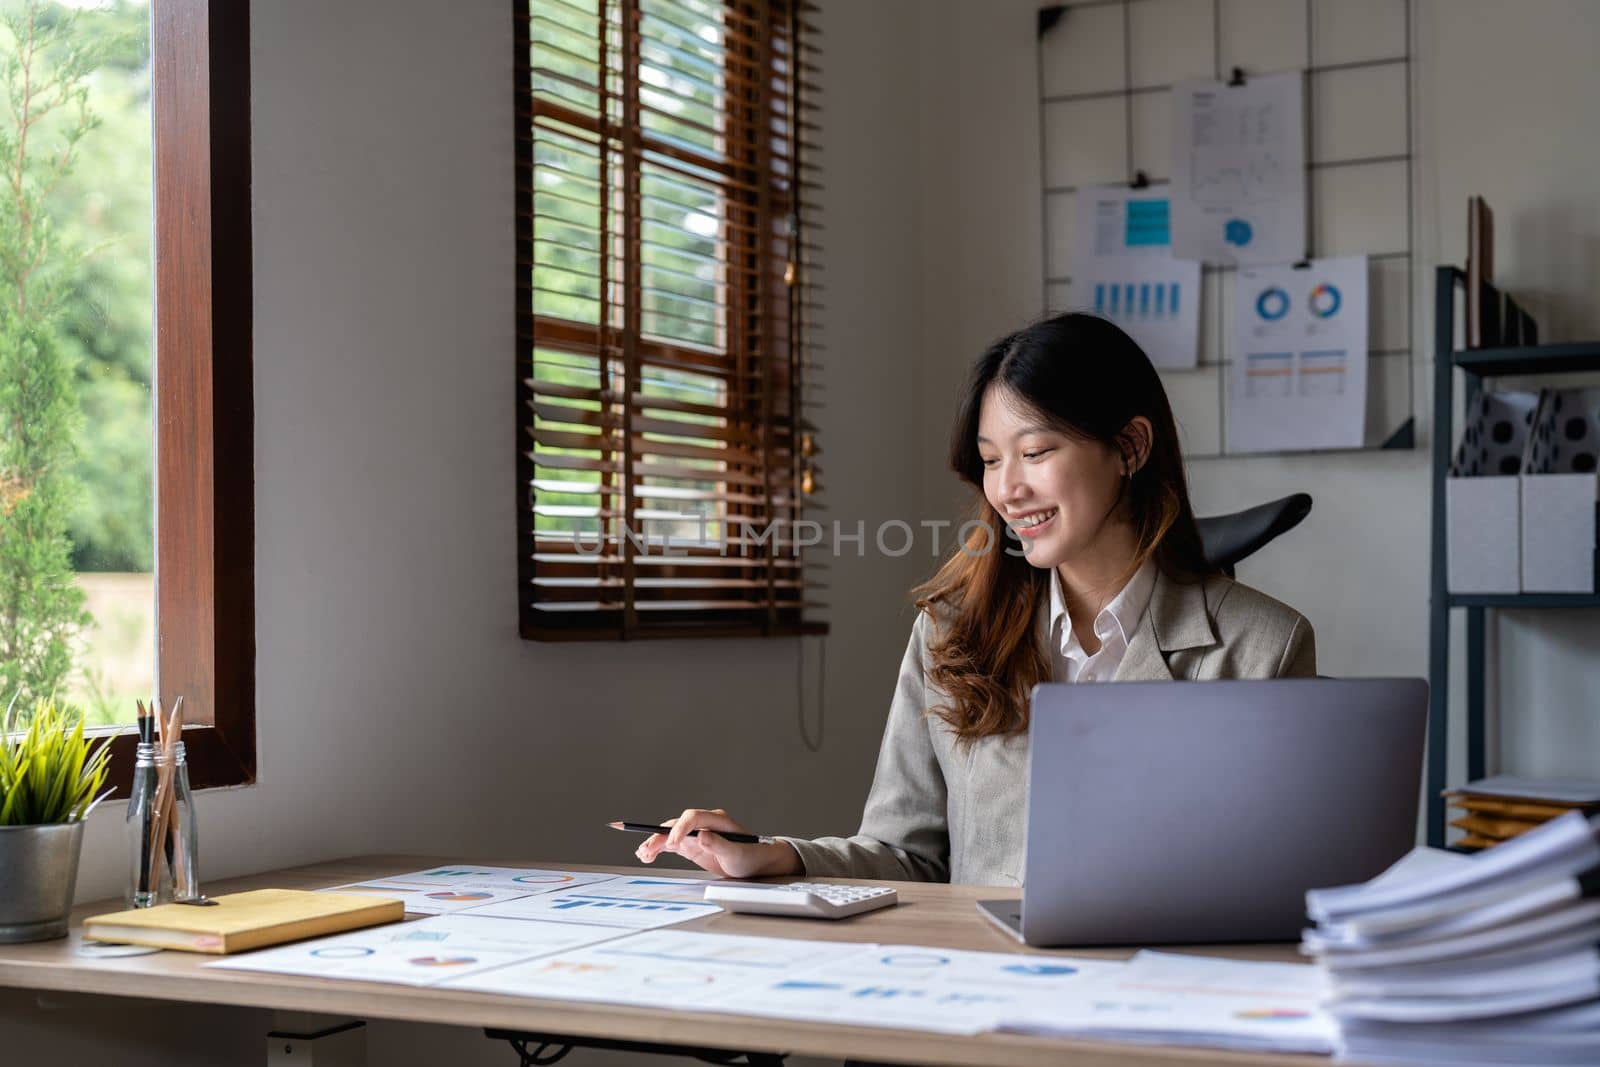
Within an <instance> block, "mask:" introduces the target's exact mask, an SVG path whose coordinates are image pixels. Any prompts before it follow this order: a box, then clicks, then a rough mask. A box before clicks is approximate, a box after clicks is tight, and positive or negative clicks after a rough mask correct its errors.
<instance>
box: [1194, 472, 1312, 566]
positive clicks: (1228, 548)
mask: <svg viewBox="0 0 1600 1067" xmlns="http://www.w3.org/2000/svg"><path fill="white" fill-rule="evenodd" d="M1309 514H1311V494H1310V493H1295V494H1294V495H1293V496H1286V497H1284V498H1282V499H1281V500H1274V501H1272V502H1270V503H1267V504H1258V505H1256V506H1255V507H1253V508H1245V509H1244V510H1243V511H1235V512H1232V513H1231V514H1228V515H1211V516H1208V517H1207V518H1204V519H1200V518H1197V519H1195V523H1196V524H1197V525H1198V526H1199V527H1200V545H1201V547H1202V548H1203V549H1204V550H1205V554H1206V559H1207V560H1208V561H1209V562H1211V563H1212V564H1214V565H1216V566H1217V567H1220V568H1221V569H1222V573H1224V574H1226V575H1227V576H1228V577H1230V578H1232V577H1233V566H1234V564H1236V563H1238V562H1239V561H1240V560H1242V559H1244V558H1245V557H1246V556H1248V555H1250V553H1252V552H1254V551H1255V550H1256V549H1258V548H1260V547H1262V546H1263V545H1265V544H1266V543H1267V542H1268V541H1271V540H1272V539H1273V538H1274V537H1277V536H1278V535H1279V534H1281V533H1285V532H1287V531H1289V530H1292V529H1294V528H1295V527H1296V526H1299V525H1300V520H1301V519H1304V518H1305V517H1306V516H1307V515H1309Z"/></svg>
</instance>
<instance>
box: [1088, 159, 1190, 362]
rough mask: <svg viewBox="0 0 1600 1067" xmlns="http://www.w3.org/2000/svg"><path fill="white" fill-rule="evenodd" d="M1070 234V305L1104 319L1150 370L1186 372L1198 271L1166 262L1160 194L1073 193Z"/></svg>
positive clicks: (1166, 205) (1114, 189) (1164, 202)
mask: <svg viewBox="0 0 1600 1067" xmlns="http://www.w3.org/2000/svg"><path fill="white" fill-rule="evenodd" d="M1075 212H1076V217H1075V219H1074V226H1073V248H1072V264H1073V266H1072V283H1073V291H1074V293H1075V294H1077V300H1076V302H1077V304H1078V305H1079V306H1080V307H1084V308H1087V309H1088V310H1090V311H1093V312H1094V313H1095V314H1096V315H1099V316H1101V317H1102V318H1107V319H1110V320H1111V321H1112V322H1114V323H1116V324H1117V325H1118V326H1120V327H1122V329H1123V330H1124V331H1125V332H1126V333H1127V334H1128V336H1130V337H1132V338H1133V339H1134V340H1135V341H1136V342H1138V344H1139V347H1140V348H1142V349H1144V351H1145V354H1146V355H1148V356H1149V357H1150V362H1152V363H1154V364H1155V365H1156V366H1158V367H1193V366H1194V365H1195V362H1196V361H1197V360H1198V358H1199V351H1200V264H1198V263H1192V262H1185V261H1183V260H1178V259H1174V258H1173V257H1172V226H1171V205H1170V202H1169V201H1168V199H1167V196H1166V194H1165V192H1158V191H1156V190H1152V189H1131V188H1128V187H1127V186H1110V185H1108V186H1101V187H1097V188H1089V189H1080V190H1079V191H1078V194H1077V197H1076V207H1075Z"/></svg>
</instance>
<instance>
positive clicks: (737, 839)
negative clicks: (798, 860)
mask: <svg viewBox="0 0 1600 1067" xmlns="http://www.w3.org/2000/svg"><path fill="white" fill-rule="evenodd" d="M606 825H607V826H609V827H611V829H613V830H626V831H628V832H629V833H633V834H670V833H671V832H672V827H670V826H654V825H652V824H650V823H647V822H608V823H606ZM705 832H706V833H708V834H716V835H717V836H718V837H725V838H727V839H728V840H729V841H732V842H733V843H734V844H736V845H770V844H773V843H774V842H776V841H777V838H775V837H767V836H765V835H764V834H741V833H738V832H737V831H734V830H713V829H711V828H710V827H707V828H706V830H705ZM699 833H700V831H699V830H690V831H689V836H690V837H694V836H696V835H697V834H699Z"/></svg>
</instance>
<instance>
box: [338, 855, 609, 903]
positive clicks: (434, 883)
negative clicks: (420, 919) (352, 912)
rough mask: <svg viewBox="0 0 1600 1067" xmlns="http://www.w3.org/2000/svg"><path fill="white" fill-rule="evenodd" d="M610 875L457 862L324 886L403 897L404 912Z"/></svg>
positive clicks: (592, 881)
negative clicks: (383, 876) (484, 865)
mask: <svg viewBox="0 0 1600 1067" xmlns="http://www.w3.org/2000/svg"><path fill="white" fill-rule="evenodd" d="M614 878H616V875H614V874H589V873H586V872H581V871H546V870H540V869H537V868H532V867H482V866H476V865H473V864H461V865H457V866H445V867H432V868H429V869H428V870H425V871H410V872H407V873H405V874H396V875H393V876H391V877H388V878H375V879H372V880H370V881H366V882H356V883H353V884H351V885H341V886H333V887H331V888H330V889H328V890H326V891H327V892H331V893H370V894H372V895H373V896H380V897H390V898H392V899H394V900H399V901H401V902H403V903H404V904H405V908H406V911H407V913H415V914H420V915H442V914H446V913H448V912H453V911H462V910H464V909H466V908H476V907H478V906H479V905H482V904H493V903H496V902H498V901H502V900H515V899H517V898H518V897H526V896H533V895H536V894H540V893H555V892H559V891H560V890H563V889H571V888H574V887H577V886H585V885H595V884H597V883H600V882H608V881H611V880H612V879H614Z"/></svg>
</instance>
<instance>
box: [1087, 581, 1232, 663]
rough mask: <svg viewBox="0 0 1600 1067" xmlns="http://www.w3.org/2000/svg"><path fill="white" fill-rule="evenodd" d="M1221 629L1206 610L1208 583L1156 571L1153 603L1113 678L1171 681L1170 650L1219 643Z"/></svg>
mask: <svg viewBox="0 0 1600 1067" xmlns="http://www.w3.org/2000/svg"><path fill="white" fill-rule="evenodd" d="M1217 642H1218V638H1217V632H1216V629H1215V628H1214V627H1213V626H1212V624H1211V615H1210V613H1209V612H1207V611H1206V594H1205V587H1204V586H1203V585H1201V584H1200V583H1193V584H1181V583H1179V582H1174V581H1172V580H1171V579H1169V578H1168V577H1167V576H1166V575H1165V574H1162V573H1161V572H1160V571H1157V572H1156V584H1155V587H1154V588H1152V589H1151V590H1150V605H1149V606H1148V607H1147V608H1146V609H1145V613H1144V617H1143V618H1142V619H1140V620H1139V626H1138V628H1137V629H1136V630H1135V631H1134V634H1133V639H1132V640H1131V641H1129V642H1128V651H1127V653H1126V654H1124V655H1123V657H1122V663H1121V665H1120V666H1118V667H1117V673H1116V675H1115V677H1113V679H1112V681H1117V682H1167V681H1171V680H1172V679H1173V677H1174V675H1173V673H1172V669H1171V668H1170V667H1169V666H1168V664H1167V655H1168V653H1172V652H1177V651H1179V650H1180V649H1186V648H1205V647H1207V646H1209V645H1214V644H1217Z"/></svg>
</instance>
